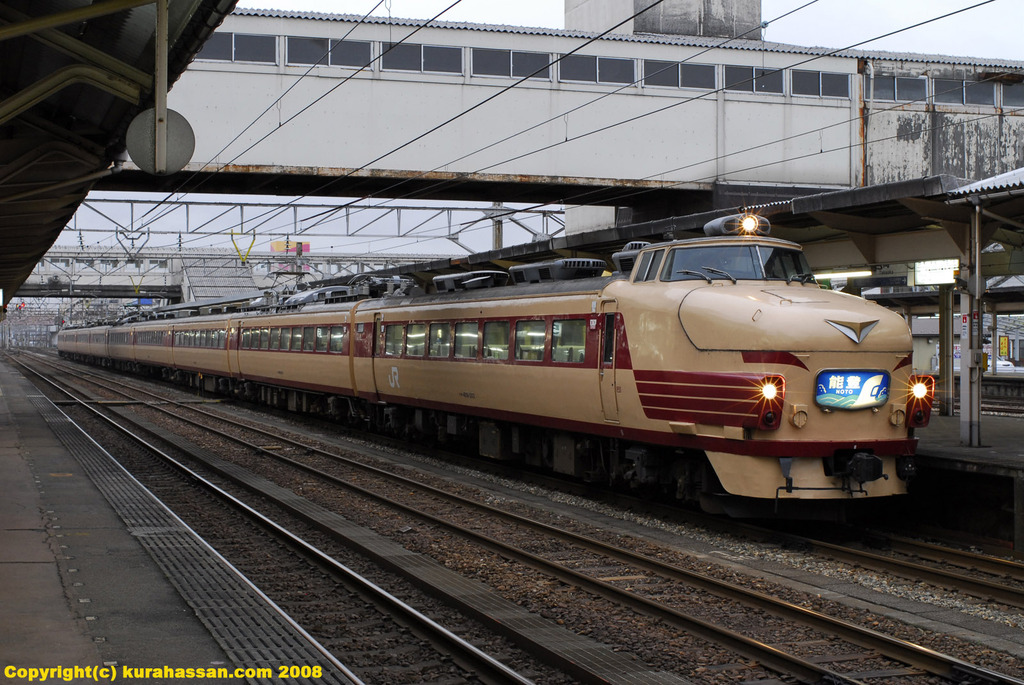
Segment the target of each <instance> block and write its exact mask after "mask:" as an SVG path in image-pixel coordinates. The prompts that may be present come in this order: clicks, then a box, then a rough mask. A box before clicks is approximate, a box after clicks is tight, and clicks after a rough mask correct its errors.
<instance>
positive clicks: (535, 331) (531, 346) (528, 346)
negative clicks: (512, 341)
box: [516, 321, 547, 362]
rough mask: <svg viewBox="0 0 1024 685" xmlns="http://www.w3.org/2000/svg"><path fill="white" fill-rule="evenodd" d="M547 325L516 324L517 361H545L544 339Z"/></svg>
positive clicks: (523, 322)
mask: <svg viewBox="0 0 1024 685" xmlns="http://www.w3.org/2000/svg"><path fill="white" fill-rule="evenodd" d="M546 333H547V325H546V324H545V323H544V322H543V321H517V322H516V359H519V360H521V361H527V362H540V361H544V338H545V335H546Z"/></svg>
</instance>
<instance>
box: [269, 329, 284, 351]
mask: <svg viewBox="0 0 1024 685" xmlns="http://www.w3.org/2000/svg"><path fill="white" fill-rule="evenodd" d="M270 349H272V350H279V349H281V329H280V328H271V329H270Z"/></svg>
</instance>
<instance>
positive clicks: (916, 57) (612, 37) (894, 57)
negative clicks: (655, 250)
mask: <svg viewBox="0 0 1024 685" xmlns="http://www.w3.org/2000/svg"><path fill="white" fill-rule="evenodd" d="M234 14H236V15H239V16H249V17H268V18H275V19H312V20H316V21H340V22H359V21H360V20H363V18H362V16H361V15H358V14H330V13H326V12H302V11H294V10H275V9H248V8H244V7H243V8H236V9H235V11H234ZM363 23H367V24H383V25H390V26H409V27H418V26H423V25H424V24H426V23H427V20H425V19H404V18H400V17H391V18H386V17H372V16H371V17H367V18H366V19H364V20H363ZM430 27H431V28H439V29H458V30H464V31H486V32H490V33H512V34H518V35H531V36H555V37H561V38H593V37H594V36H595V35H597V34H594V33H588V32H585V31H571V30H565V29H553V28H545V27H531V26H505V25H500V24H476V23H471V22H455V21H435V22H432V23H431V24H430ZM601 40H609V41H619V42H627V43H649V44H657V45H680V46H685V47H696V48H723V49H727V50H747V51H757V52H777V53H790V54H797V55H811V56H818V57H825V56H833V55H834V56H836V57H846V58H852V59H873V60H885V61H894V62H922V63H928V64H953V65H961V66H973V67H997V68H1008V69H1024V61H1016V60H998V59H991V58H980V57H961V56H954V55H932V54H922V53H914V52H891V51H884V50H877V51H872V50H839V49H836V48H825V47H809V46H802V45H788V44H786V43H772V42H768V41H761V40H747V39H741V38H715V37H706V36H678V35H669V34H636V35H631V34H608V35H607V36H604V37H603V38H602V39H601Z"/></svg>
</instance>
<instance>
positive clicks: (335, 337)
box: [331, 326, 348, 353]
mask: <svg viewBox="0 0 1024 685" xmlns="http://www.w3.org/2000/svg"><path fill="white" fill-rule="evenodd" d="M347 339H348V326H331V352H337V353H341V352H344V351H345V343H346V342H348V340H347Z"/></svg>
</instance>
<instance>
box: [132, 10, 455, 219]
mask: <svg viewBox="0 0 1024 685" xmlns="http://www.w3.org/2000/svg"><path fill="white" fill-rule="evenodd" d="M386 1H387V0H379V2H378V3H377V4H376V5H374V6H373V7H372V8H370V10H369V11H368V12H367V13H366V14H364V15H363V16H362V17H360V18H359V20H358V21H357V22H356V23H355V24H354V25H353V26H352V27H351V28H350V29H349V30H348V31H347V32H346V33H345V35H344V36H342V37H341V38H340V39H339V42H340V41H343V40H345V39H346V38H348V37H349V36H350V35H352V32H353V31H355V30H356V29H357V28H358V27H359V26H360V25H362V24H363V23H364V22H365V21H366V19H367V18H368V17H369V16H370V15H371V14H373V12H374V11H375V10H376V9H377V8H378V7H380V6H381V5H382V4H384V3H385V2H386ZM460 2H462V0H455V2H453V3H452V4H450V5H448V6H447V7H445V8H444V9H443V10H441V11H440V12H438V13H437V14H435V15H434V16H433V17H432V18H430V19H428V20H426V21H425V22H424V23H422V24H420V25H419V26H417V27H416V28H415V29H413V30H412V31H411V32H409V33H408V34H407V35H405V36H404V37H402V38H401V39H400V40H399V41H398V42H394V43H391V46H390V47H389V48H388V49H387V50H384V51H382V52H381V53H380V54H379V55H377V57H375V58H373V59H371V60H370V61H369V62H367V63H366V64H364V65H363V66H361V67H359V68H358V69H355V70H354V71H353V72H352V73H351V74H348V75H347V76H346V77H345V78H344V79H342V80H341V81H340V82H338V83H336V84H335V85H334V86H332V87H331V88H330V89H328V90H327V91H326V92H325V93H323V94H321V95H320V96H319V97H317V98H315V99H314V100H313V101H312V102H309V103H308V104H306V105H305V106H304V107H303V108H301V109H300V110H299V111H298V112H296V113H295V114H293V115H292V116H291V117H289V118H288V119H286V120H285V121H283V122H281V123H280V124H278V126H277V127H275V128H273V129H271V130H270V131H269V132H267V133H266V134H264V135H263V136H262V137H261V138H259V139H258V140H256V141H255V142H254V143H252V144H251V145H249V147H247V148H245V149H244V150H242V151H241V152H239V153H238V154H236V155H235V156H234V157H232V158H231V159H230V160H229V161H227V162H225V163H224V164H222V165H221V166H220V168H219V169H216V170H215V171H214V172H213V174H211V176H207V177H206V178H204V179H203V180H202V181H200V183H199V184H197V186H198V187H201V186H202V184H203V183H205V182H206V181H208V180H209V179H210V178H211V177H212V175H215V174H216V173H218V172H220V171H222V170H223V169H225V168H227V167H228V166H230V165H231V164H232V163H234V162H235V161H237V160H238V158H239V157H241V156H242V155H244V154H245V153H246V152H248V151H249V150H252V149H253V148H254V147H256V146H257V145H259V144H260V143H262V142H263V141H265V140H266V139H267V138H269V137H270V136H272V135H274V134H275V133H277V132H279V131H280V130H281V129H282V128H283V127H284V126H286V125H287V124H289V123H291V122H292V121H293V120H294V119H296V118H297V117H298V116H300V115H301V114H303V113H304V112H306V111H307V110H308V109H309V108H311V107H312V106H313V105H315V104H316V103H317V102H320V101H321V100H323V99H324V98H325V97H327V96H328V95H330V94H331V93H333V92H334V91H336V90H337V89H338V88H340V87H341V86H343V85H345V84H346V83H348V82H349V81H351V80H352V79H353V78H355V76H356V75H357V74H359V73H361V72H363V71H364V70H366V69H367V68H369V67H370V66H371V65H373V63H374V62H376V61H377V60H380V59H382V58H383V57H384V55H386V54H387V53H388V52H390V51H392V50H394V49H395V48H397V47H398V46H399V45H402V44H404V43H405V41H407V40H409V39H410V38H411V37H412V36H414V35H416V34H417V33H418V32H419V31H421V30H423V29H424V28H426V27H427V26H429V25H430V24H431V23H433V22H434V21H436V20H437V19H438V18H439V17H440V16H442V15H443V14H445V13H446V12H448V11H449V10H451V9H452V8H453V7H455V6H456V5H458V4H459V3H460ZM332 50H333V48H331V47H330V46H328V49H327V52H325V53H324V54H323V55H321V56H320V58H319V59H318V60H317V61H316V62H314V63H313V64H311V65H310V66H309V68H308V69H306V71H305V72H304V73H303V74H301V75H300V76H299V77H298V78H297V79H296V80H295V81H294V82H293V83H292V84H291V85H290V86H288V88H286V89H285V90H284V92H282V93H281V94H280V95H279V96H277V98H275V99H274V101H273V102H271V103H270V104H269V105H267V107H266V108H265V109H264V110H263V111H262V112H260V114H259V115H257V116H256V118H255V119H253V120H252V121H251V122H249V124H248V125H247V126H246V127H245V128H243V129H242V130H241V131H239V133H238V134H237V135H236V136H235V137H234V138H232V139H231V140H230V141H228V142H227V144H225V145H224V146H223V147H222V148H221V149H220V150H219V151H218V152H217V153H216V154H214V156H213V157H211V158H210V160H209V161H208V162H207V163H206V164H204V165H203V168H205V167H207V166H210V165H211V164H213V162H214V160H215V159H217V158H218V157H220V155H222V154H224V152H225V151H226V150H227V149H228V148H229V147H231V146H232V145H234V143H235V142H236V141H238V139H239V138H241V137H242V136H243V135H244V134H245V132H246V131H248V130H249V129H250V128H252V127H253V126H255V125H256V123H257V122H258V121H259V120H260V119H262V118H263V117H264V116H265V115H266V114H267V113H268V112H270V111H271V110H272V109H273V108H274V106H275V105H277V104H278V103H280V102H281V101H282V100H283V99H284V97H285V96H286V95H288V93H290V92H291V91H292V90H293V89H294V88H295V87H296V86H298V85H299V83H301V82H302V80H303V79H305V78H306V77H307V76H309V75H310V74H311V73H312V72H313V70H314V69H315V68H316V67H317V66H319V65H320V63H321V62H323V61H324V60H325V59H328V57H329V56H330V54H331V51H332ZM198 175H199V172H193V173H192V174H190V175H189V177H188V178H187V179H185V180H183V181H182V182H181V183H179V184H178V190H174V191H171V192H170V193H168V195H167V196H166V197H165V198H164V202H166V201H167V200H168V199H170V198H171V197H172V196H173V195H175V194H177V193H179V192H180V189H181V188H183V187H185V185H186V184H187V183H188V182H189V181H190V180H191V179H193V178H195V177H196V176H198ZM189 192H191V193H194V192H196V189H195V188H193V189H192V190H191V191H189ZM159 206H160V204H158V205H157V207H154V208H153V209H151V210H150V212H152V211H154V210H155V209H157V208H159ZM148 213H149V212H147V215H148ZM142 218H145V215H144V216H143V217H142Z"/></svg>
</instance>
